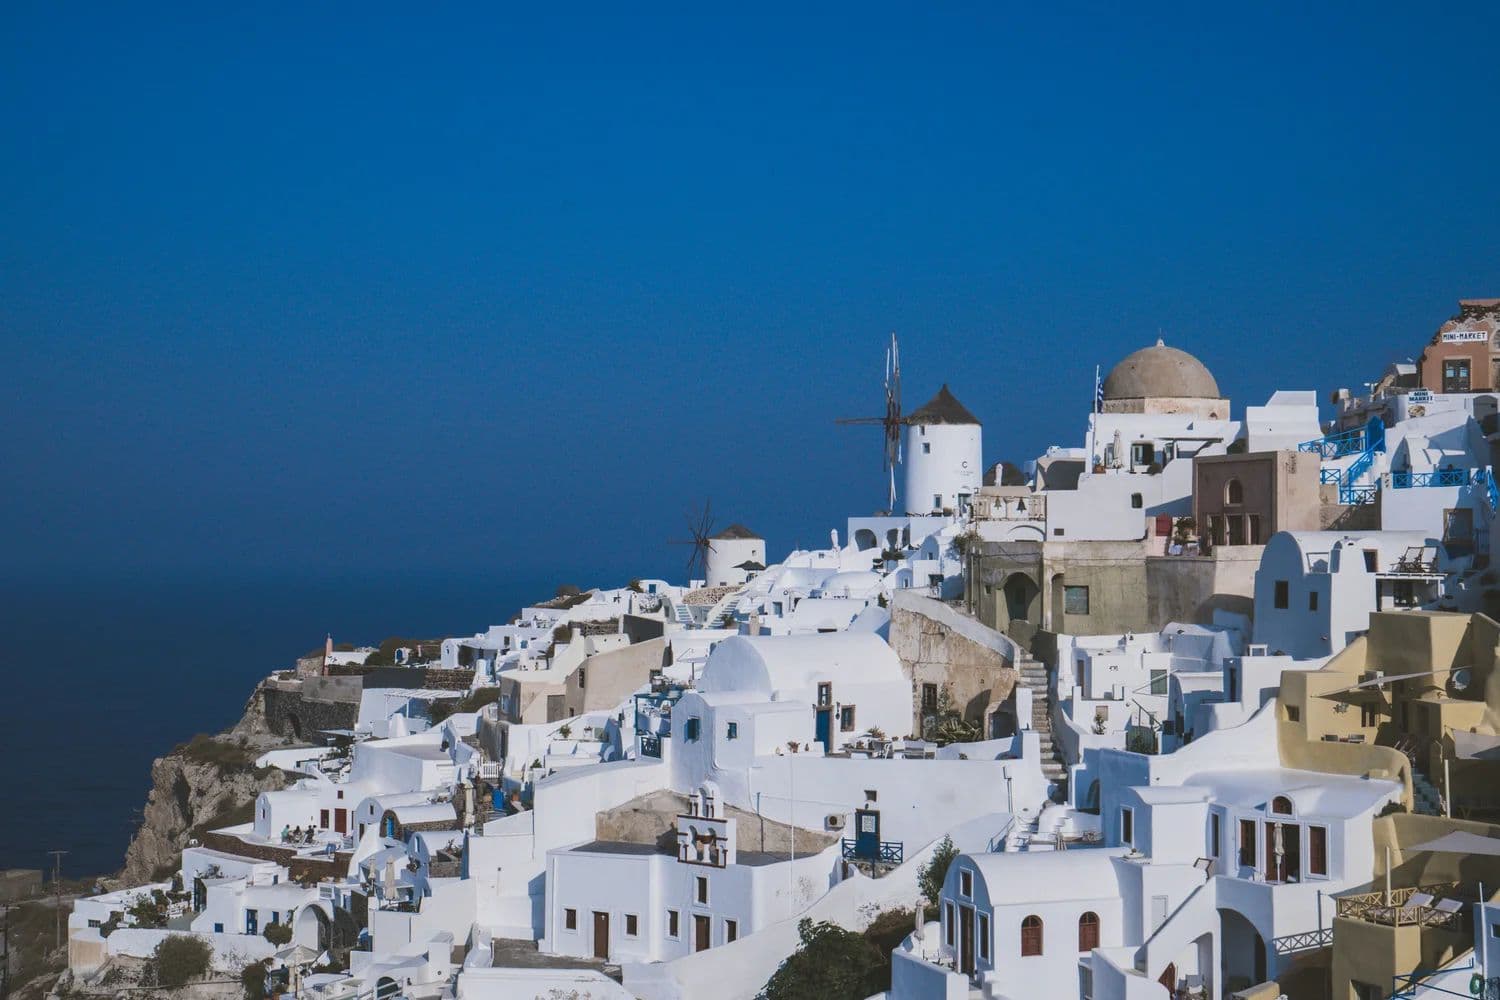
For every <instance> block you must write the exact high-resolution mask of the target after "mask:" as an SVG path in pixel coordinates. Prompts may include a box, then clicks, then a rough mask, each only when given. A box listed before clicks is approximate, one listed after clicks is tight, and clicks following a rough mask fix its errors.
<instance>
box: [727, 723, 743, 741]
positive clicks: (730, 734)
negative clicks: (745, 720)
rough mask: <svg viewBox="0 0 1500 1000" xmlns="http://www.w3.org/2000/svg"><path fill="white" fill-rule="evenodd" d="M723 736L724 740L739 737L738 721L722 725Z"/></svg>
mask: <svg viewBox="0 0 1500 1000" xmlns="http://www.w3.org/2000/svg"><path fill="white" fill-rule="evenodd" d="M724 738H725V739H726V740H737V739H739V738H740V724H739V723H738V722H730V723H726V724H725V726H724Z"/></svg>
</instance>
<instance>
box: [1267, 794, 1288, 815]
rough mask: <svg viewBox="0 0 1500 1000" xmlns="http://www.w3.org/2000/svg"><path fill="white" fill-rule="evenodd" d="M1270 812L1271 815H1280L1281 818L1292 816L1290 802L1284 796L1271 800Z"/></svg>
mask: <svg viewBox="0 0 1500 1000" xmlns="http://www.w3.org/2000/svg"><path fill="white" fill-rule="evenodd" d="M1271 811H1272V812H1273V813H1280V814H1281V815H1283V816H1290V815H1291V814H1292V800H1291V799H1289V798H1287V797H1286V796H1285V795H1278V796H1276V797H1275V798H1274V799H1272V800H1271Z"/></svg>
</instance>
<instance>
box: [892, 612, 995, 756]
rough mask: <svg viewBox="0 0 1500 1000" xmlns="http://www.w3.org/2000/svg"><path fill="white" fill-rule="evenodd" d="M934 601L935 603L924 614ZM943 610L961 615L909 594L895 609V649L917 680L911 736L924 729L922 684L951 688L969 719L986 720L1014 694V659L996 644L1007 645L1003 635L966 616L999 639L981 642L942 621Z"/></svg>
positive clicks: (981, 631)
mask: <svg viewBox="0 0 1500 1000" xmlns="http://www.w3.org/2000/svg"><path fill="white" fill-rule="evenodd" d="M908 603H911V604H913V605H915V606H912V607H909V606H907V604H908ZM929 605H936V607H935V608H931V609H930V610H928V611H925V612H924V610H923V609H924V608H927V607H928V606H929ZM944 612H947V613H949V614H957V612H955V611H953V610H952V609H951V608H949V607H948V606H947V605H942V604H940V603H939V602H937V601H927V600H926V599H916V600H910V598H909V597H908V595H904V594H903V595H901V599H900V600H899V601H898V602H897V603H896V604H895V605H893V606H892V608H891V630H890V642H891V648H892V649H893V650H895V651H896V655H897V656H898V657H900V659H901V668H902V670H903V671H904V672H905V673H906V676H907V677H908V678H909V679H910V680H911V682H912V734H917V733H920V732H921V731H922V718H921V716H922V690H923V685H925V684H933V685H936V688H937V691H939V692H942V691H944V690H946V691H947V693H948V696H949V698H950V699H951V701H952V705H953V707H954V708H955V709H957V710H958V711H959V712H960V713H962V715H963V717H964V718H965V719H968V720H970V721H973V722H981V723H982V722H983V721H984V720H985V719H986V718H988V716H989V715H990V714H991V713H992V712H993V711H994V710H995V708H997V707H998V706H999V705H1000V704H1001V703H1002V702H1004V701H1005V700H1006V699H1007V698H1009V697H1010V694H1011V691H1012V690H1013V689H1014V688H1015V686H1016V680H1017V677H1018V676H1019V675H1018V674H1017V672H1016V668H1015V665H1014V664H1013V663H1012V662H1011V658H1010V657H1009V656H1007V655H1005V654H1004V653H1002V652H999V651H998V650H997V649H995V648H992V645H993V646H1001V647H1004V646H1008V645H1009V642H1008V640H1006V638H1005V637H1004V636H1002V635H1001V634H1000V633H998V632H995V631H994V630H993V629H990V628H988V627H987V626H985V625H982V624H981V623H980V622H979V621H977V620H975V619H973V618H965V619H964V621H965V626H964V627H965V628H968V629H972V630H973V631H974V633H975V634H978V635H981V636H982V635H984V634H985V633H988V634H989V635H990V636H992V637H993V638H994V643H993V644H991V645H987V644H984V643H981V642H977V641H975V640H974V639H972V638H969V637H968V636H966V635H963V634H962V633H961V632H960V631H959V630H958V629H956V628H955V627H953V626H952V625H950V624H949V623H947V622H944V621H941V620H939V618H938V616H940V615H943V614H944ZM888 735H891V736H904V735H907V734H905V733H890V734H888Z"/></svg>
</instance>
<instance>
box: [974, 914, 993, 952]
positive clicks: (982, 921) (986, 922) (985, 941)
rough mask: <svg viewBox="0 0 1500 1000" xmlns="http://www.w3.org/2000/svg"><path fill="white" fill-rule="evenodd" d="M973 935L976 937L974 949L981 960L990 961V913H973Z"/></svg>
mask: <svg viewBox="0 0 1500 1000" xmlns="http://www.w3.org/2000/svg"><path fill="white" fill-rule="evenodd" d="M974 936H975V937H976V938H978V941H977V942H976V944H978V946H979V947H978V948H976V949H975V950H976V951H977V952H978V953H979V960H980V961H981V962H989V961H990V915H989V914H988V913H976V914H974Z"/></svg>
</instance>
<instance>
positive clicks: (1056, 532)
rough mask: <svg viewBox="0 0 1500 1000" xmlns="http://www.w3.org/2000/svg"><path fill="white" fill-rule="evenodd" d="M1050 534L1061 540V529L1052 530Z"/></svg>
mask: <svg viewBox="0 0 1500 1000" xmlns="http://www.w3.org/2000/svg"><path fill="white" fill-rule="evenodd" d="M1052 534H1054V535H1056V536H1057V537H1058V538H1061V537H1062V535H1063V529H1061V528H1053V529H1052Z"/></svg>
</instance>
